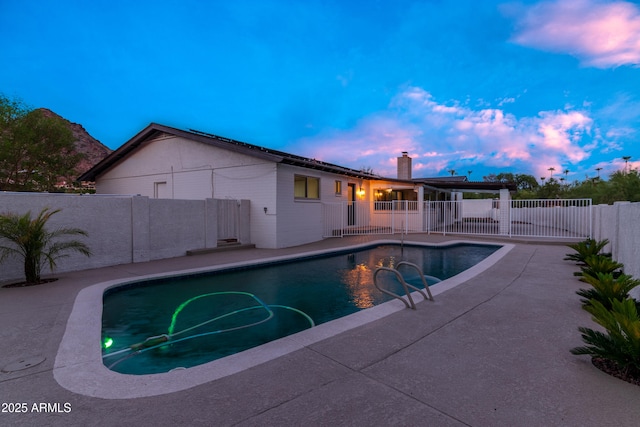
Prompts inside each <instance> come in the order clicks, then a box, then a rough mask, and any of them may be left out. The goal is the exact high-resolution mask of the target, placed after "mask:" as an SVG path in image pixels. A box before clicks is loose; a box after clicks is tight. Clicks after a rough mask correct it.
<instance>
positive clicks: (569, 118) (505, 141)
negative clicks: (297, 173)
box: [296, 87, 597, 179]
mask: <svg viewBox="0 0 640 427" xmlns="http://www.w3.org/2000/svg"><path fill="white" fill-rule="evenodd" d="M592 127H593V120H592V119H591V118H590V117H589V115H588V114H587V113H586V112H583V111H566V110H558V111H542V112H540V113H539V114H538V115H536V116H535V117H522V118H518V117H516V116H514V115H513V114H508V113H505V112H504V111H503V110H501V109H496V108H493V109H492V108H484V109H473V108H470V107H468V106H466V105H463V104H462V103H459V102H455V101H454V102H450V103H446V104H445V103H440V102H437V101H436V100H435V99H434V98H433V96H432V95H431V94H430V93H429V92H427V91H425V90H424V89H422V88H419V87H409V88H406V89H405V90H403V91H402V92H401V93H399V94H398V95H397V96H396V97H395V98H394V99H393V100H392V102H391V103H390V105H389V108H388V109H387V110H385V111H381V112H378V113H376V114H374V115H372V116H369V117H367V118H364V119H362V120H361V121H360V122H359V123H358V124H357V125H356V126H355V127H354V128H352V129H349V130H342V131H341V130H332V131H331V132H328V133H324V134H321V135H318V136H315V137H313V138H307V139H305V140H303V141H299V145H297V148H296V149H297V151H298V152H305V153H307V154H306V155H309V156H310V157H314V158H317V159H319V160H323V161H327V162H331V163H337V164H340V165H345V166H350V167H353V168H356V169H359V168H360V167H371V168H372V169H373V171H374V172H375V173H378V174H380V175H383V176H388V177H395V176H396V157H398V156H400V155H401V153H402V151H408V152H409V155H410V156H411V157H412V158H413V166H414V172H420V174H419V175H415V176H416V177H417V176H422V177H428V176H438V175H444V174H447V171H448V170H449V169H454V170H457V169H460V173H461V174H464V173H466V172H467V170H472V169H473V166H476V167H487V168H503V169H504V168H512V169H513V171H514V172H518V173H532V174H535V175H536V176H538V175H539V176H545V175H547V174H548V173H547V172H546V171H547V170H548V168H549V167H553V168H555V169H556V170H557V171H559V170H562V169H564V167H563V165H567V164H576V163H578V162H580V161H582V160H584V159H586V158H588V157H589V152H588V151H587V149H586V148H585V147H586V146H587V143H591V142H592V139H593V138H592V137H591V134H592V133H597V132H592ZM540 174H541V175H540ZM476 179H480V176H478V177H477V178H476Z"/></svg>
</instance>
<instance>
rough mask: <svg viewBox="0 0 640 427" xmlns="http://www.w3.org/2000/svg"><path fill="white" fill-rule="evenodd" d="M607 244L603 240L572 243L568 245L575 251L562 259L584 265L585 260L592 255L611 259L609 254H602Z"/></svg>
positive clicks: (605, 240)
mask: <svg viewBox="0 0 640 427" xmlns="http://www.w3.org/2000/svg"><path fill="white" fill-rule="evenodd" d="M608 244H609V240H607V239H604V240H600V241H597V240H595V239H590V238H589V239H586V240H583V241H582V242H578V243H572V244H570V245H568V246H569V247H570V248H571V249H573V250H575V251H576V253H574V254H567V256H566V257H565V258H564V259H565V260H567V261H575V262H576V263H578V264H585V259H586V258H587V257H589V256H592V255H602V256H605V257H608V258H611V253H603V252H602V250H603V249H604V247H605V246H607V245H608Z"/></svg>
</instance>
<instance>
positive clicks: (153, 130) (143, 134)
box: [78, 123, 381, 181]
mask: <svg viewBox="0 0 640 427" xmlns="http://www.w3.org/2000/svg"><path fill="white" fill-rule="evenodd" d="M163 134H164V135H174V136H180V137H183V138H187V139H191V140H194V141H198V142H202V143H204V144H208V145H212V146H215V147H220V148H224V149H227V150H231V151H235V152H238V153H242V154H246V155H249V156H253V157H258V158H261V159H265V160H271V161H273V162H276V163H283V164H288V165H293V166H300V167H304V168H308V169H316V170H321V171H325V172H332V173H336V174H340V175H346V176H352V177H356V178H365V179H381V177H380V176H378V175H373V174H371V173H367V172H364V171H359V170H356V169H351V168H347V167H344V166H339V165H334V164H332V163H327V162H323V161H320V160H316V159H310V158H307V157H303V156H297V155H294V154H290V153H286V152H284V151H279V150H272V149H270V148H266V147H260V146H258V145H253V144H248V143H246V142H241V141H236V140H234V139H230V138H225V137H222V136H218V135H214V134H210V133H206V132H201V131H197V130H193V129H189V130H188V131H185V130H180V129H176V128H172V127H169V126H164V125H160V124H157V123H151V124H150V125H149V126H147V127H146V128H145V129H143V130H142V131H140V132H139V133H138V134H137V135H136V136H134V137H133V138H131V139H130V140H129V141H127V142H126V143H124V144H123V145H122V146H121V147H120V148H118V149H117V150H115V151H114V152H112V153H111V154H110V155H108V156H107V157H105V158H104V159H102V161H100V162H99V163H98V164H96V165H95V166H94V167H92V168H91V169H89V170H88V171H87V172H85V173H84V174H82V175H81V176H80V177H78V181H95V180H96V178H97V177H98V176H100V175H101V174H102V173H104V172H106V171H107V170H108V169H109V168H111V167H112V166H114V165H115V164H117V163H118V162H120V161H121V160H122V159H124V158H125V157H127V156H128V155H129V154H130V153H131V152H133V151H135V150H136V149H138V148H139V147H140V146H142V145H144V143H146V142H149V141H151V140H153V139H155V138H157V137H159V136H162V135H163Z"/></svg>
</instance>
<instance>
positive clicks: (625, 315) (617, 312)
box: [571, 299, 640, 376]
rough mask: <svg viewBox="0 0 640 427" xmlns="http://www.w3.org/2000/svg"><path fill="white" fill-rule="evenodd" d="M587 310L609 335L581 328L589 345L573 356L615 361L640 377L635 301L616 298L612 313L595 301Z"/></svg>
mask: <svg viewBox="0 0 640 427" xmlns="http://www.w3.org/2000/svg"><path fill="white" fill-rule="evenodd" d="M585 310H587V311H588V312H589V313H591V315H592V316H593V320H594V321H595V322H597V323H598V324H599V325H601V326H602V327H604V328H605V330H606V333H604V332H600V331H594V330H593V329H589V328H583V327H580V328H578V330H579V331H580V333H581V334H582V340H583V341H584V342H585V344H587V345H586V346H583V347H575V348H573V349H571V353H572V354H576V355H582V354H584V355H591V356H594V357H601V358H603V359H607V360H610V361H612V362H615V363H616V364H617V365H618V366H619V367H621V368H623V369H624V370H625V371H626V373H627V374H629V375H633V376H638V375H640V317H638V310H637V308H636V304H635V301H634V300H632V299H625V300H622V301H618V300H615V299H614V300H611V310H608V309H607V308H606V307H605V306H604V305H603V304H602V303H600V302H599V301H597V300H591V302H590V304H588V305H586V306H585Z"/></svg>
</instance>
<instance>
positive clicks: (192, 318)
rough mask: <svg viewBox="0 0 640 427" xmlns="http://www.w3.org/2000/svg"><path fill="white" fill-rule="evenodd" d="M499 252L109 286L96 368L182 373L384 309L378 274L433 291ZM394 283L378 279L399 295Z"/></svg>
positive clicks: (455, 248)
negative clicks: (395, 272)
mask: <svg viewBox="0 0 640 427" xmlns="http://www.w3.org/2000/svg"><path fill="white" fill-rule="evenodd" d="M499 248H500V246H497V245H479V244H455V245H449V246H445V247H439V248H434V247H428V246H418V245H403V246H401V245H398V244H395V245H390V244H386V245H373V246H370V247H363V248H359V249H357V250H348V251H338V252H337V253H332V254H324V255H319V256H313V257H306V258H304V259H296V260H293V261H292V260H286V261H281V262H276V263H273V262H272V263H269V264H265V265H258V266H253V267H251V268H233V269H227V270H225V271H218V272H215V273H208V274H198V275H185V276H183V277H172V278H163V279H155V280H150V281H142V282H138V283H131V284H128V285H126V286H121V287H118V288H113V289H110V290H107V292H105V296H104V307H103V316H102V342H103V361H104V364H105V366H107V367H108V368H109V369H111V370H114V371H116V372H120V373H124V374H136V375H140V374H155V373H161V372H168V371H170V370H172V369H180V368H190V367H192V366H196V365H200V364H203V363H207V362H210V361H212V360H216V359H219V358H222V357H226V356H228V355H230V354H235V353H238V352H241V351H245V350H247V349H249V348H253V347H257V346H259V345H262V344H264V343H267V342H270V341H273V340H277V339H279V338H282V337H284V336H288V335H291V334H294V333H297V332H300V331H302V330H304V329H307V328H310V327H313V326H315V325H317V324H322V323H326V322H329V321H331V320H334V319H337V318H340V317H344V316H347V315H350V314H352V313H355V312H357V311H360V310H363V309H367V308H371V307H373V306H375V305H378V304H382V303H384V302H386V301H389V300H390V299H391V298H392V297H391V296H389V295H387V294H384V293H382V292H380V291H379V290H378V289H376V288H375V286H374V283H373V273H374V271H375V270H376V268H378V267H392V268H393V267H394V266H395V265H397V264H398V262H400V261H408V262H411V263H413V264H416V265H418V266H419V267H420V268H421V269H422V271H424V272H425V275H426V278H427V282H428V283H429V284H430V285H433V284H435V283H438V282H440V281H442V280H446V279H448V278H450V277H452V276H454V275H456V274H458V273H460V272H462V271H464V270H466V269H468V268H470V267H472V266H473V265H475V264H477V263H478V262H480V261H482V260H483V259H485V258H486V257H487V256H489V255H491V254H492V253H494V252H495V251H496V250H498V249H499ZM407 273H409V274H407V275H406V279H407V281H408V282H409V283H413V284H414V285H416V286H418V285H420V287H422V286H421V283H420V282H421V278H419V277H417V276H416V274H415V272H413V271H412V272H407ZM405 274H406V273H405ZM393 279H395V278H394V277H393V276H387V277H384V278H383V279H380V278H379V281H383V282H385V283H384V286H385V287H386V288H387V289H389V290H391V291H392V292H395V293H397V294H402V293H403V292H402V289H401V287H400V283H399V282H397V281H396V280H393Z"/></svg>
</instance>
